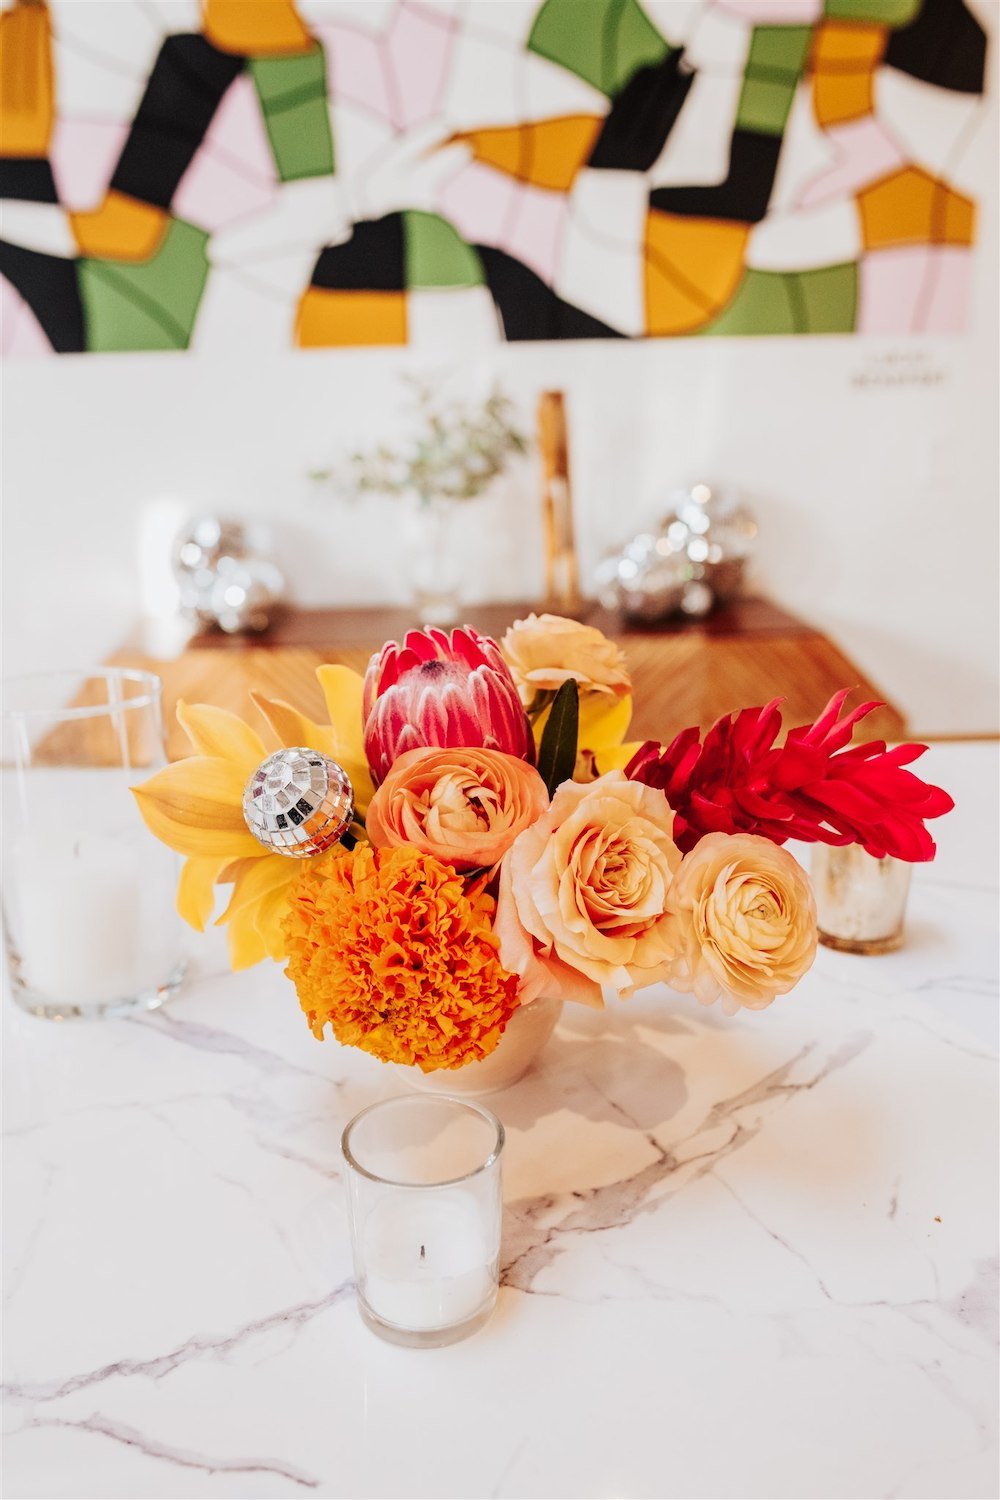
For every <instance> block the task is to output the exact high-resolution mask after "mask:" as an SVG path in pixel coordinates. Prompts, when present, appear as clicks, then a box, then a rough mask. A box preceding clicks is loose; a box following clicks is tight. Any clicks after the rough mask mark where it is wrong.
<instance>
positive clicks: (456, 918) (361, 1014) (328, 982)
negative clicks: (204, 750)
mask: <svg viewBox="0 0 1000 1500" xmlns="http://www.w3.org/2000/svg"><path fill="white" fill-rule="evenodd" d="M493 909H494V904H493V900H492V897H490V896H488V895H487V894H486V893H485V891H484V890H483V889H482V887H481V886H479V887H478V888H476V889H473V890H466V888H465V885H464V883H463V881H462V878H461V876H460V875H457V874H456V873H455V871H454V870H449V869H448V868H447V867H446V866H445V865H443V864H441V863H440V861H438V860H436V859H432V858H431V857H430V856H429V855H426V854H421V853H420V852H419V851H418V850H416V849H372V848H371V846H370V845H368V844H359V845H358V846H357V848H355V849H353V850H351V851H350V852H348V851H347V850H346V849H337V850H336V851H334V852H332V853H330V854H323V855H320V856H318V857H317V858H316V859H310V860H304V861H302V862H301V865H300V867H299V868H298V869H297V870H296V873H295V877H294V879H293V881H292V884H291V887H290V890H289V911H288V915H287V916H286V918H285V921H284V924H283V927H284V936H285V941H286V943H287V945H288V968H287V970H286V971H285V972H286V973H287V975H288V977H289V978H290V979H291V980H293V982H294V984H295V989H296V992H297V994H298V997H299V1004H300V1005H301V1006H302V1009H303V1011H304V1012H305V1014H306V1018H307V1020H308V1022H309V1026H310V1029H311V1030H312V1033H313V1035H314V1036H316V1037H318V1038H320V1040H322V1037H323V1030H324V1027H325V1026H326V1023H327V1022H329V1023H330V1025H331V1027H332V1029H333V1034H334V1036H335V1037H336V1038H337V1040H338V1041H339V1042H342V1043H343V1044H344V1046H347V1047H360V1048H361V1049H362V1051H364V1052H370V1053H371V1054H372V1055H373V1056H375V1057H378V1058H381V1059H382V1061H383V1062H397V1063H406V1064H416V1066H417V1067H419V1068H420V1069H421V1071H422V1072H424V1073H431V1072H434V1071H435V1070H436V1069H438V1068H460V1067H461V1066H462V1065H463V1064H464V1063H467V1062H475V1061H476V1060H478V1059H479V1058H483V1057H486V1056H487V1055H488V1054H489V1053H490V1052H492V1051H493V1050H494V1048H495V1047H496V1046H497V1044H498V1043H499V1041H500V1038H501V1036H502V1035H503V1032H504V1028H505V1026H506V1025H507V1022H508V1021H509V1019H510V1017H511V1015H512V1013H513V1011H514V1010H515V1009H516V1007H517V1003H518V985H517V978H516V976H515V975H513V974H509V973H508V972H507V971H506V970H505V969H504V968H503V966H502V964H501V962H500V957H499V954H498V952H497V947H498V944H497V939H496V937H495V936H494V934H493V928H492V926H491V917H492V915H493Z"/></svg>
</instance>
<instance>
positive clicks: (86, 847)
mask: <svg viewBox="0 0 1000 1500" xmlns="http://www.w3.org/2000/svg"><path fill="white" fill-rule="evenodd" d="M160 691H161V684H160V679H159V678H158V677H155V676H153V674H152V673H149V672H138V671H128V670H124V669H97V670H94V671H85V672H47V673H42V674H38V675H35V676H30V677H19V678H12V679H9V680H8V681H7V682H5V684H4V705H3V714H2V726H3V761H2V769H3V775H2V797H3V875H4V882H3V928H4V942H5V946H6V951H7V962H8V970H9V973H10V980H11V987H12V991H13V995H14V999H15V1000H16V1001H17V1003H18V1005H20V1006H21V1007H22V1008H23V1009H24V1010H27V1011H30V1012H31V1013H32V1014H34V1015H37V1016H45V1017H47V1018H48V1019H50V1020H59V1021H63V1020H68V1019H70V1018H85V1017H97V1016H117V1015H124V1014H127V1013H128V1012H130V1011H133V1010H150V1009H153V1008H154V1007H155V1006H157V1005H160V1004H162V1003H163V1001H164V1000H166V999H167V998H168V997H169V996H170V995H172V994H173V993H174V992H175V991H176V990H177V988H178V987H179V985H180V983H181V979H182V977H183V973H184V959H183V936H182V929H181V924H180V918H179V917H178V916H177V912H176V907H175V905H174V891H175V888H176V883H177V858H176V856H175V855H174V854H172V853H171V851H170V850H169V849H167V848H165V847H164V846H163V845H162V844H160V843H158V842H157V840H156V839H154V838H153V837H152V835H151V834H150V833H149V832H148V830H147V829H146V827H145V825H144V823H143V821H142V818H141V817H140V815H139V810H138V807H137V806H136V802H135V798H134V797H133V796H132V793H131V790H130V788H131V787H132V786H133V785H134V784H135V783H137V782H139V781H142V780H144V779H145V778H146V777H147V776H148V775H150V774H151V773H152V772H153V771H156V770H158V769H159V768H160V767H161V766H164V765H165V764H166V752H165V748H164V736H163V720H162V715H161V711H160Z"/></svg>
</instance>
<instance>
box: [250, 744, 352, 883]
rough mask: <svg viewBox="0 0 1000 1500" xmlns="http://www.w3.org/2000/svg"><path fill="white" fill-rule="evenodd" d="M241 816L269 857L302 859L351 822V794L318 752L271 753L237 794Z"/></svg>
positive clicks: (343, 777) (343, 776) (328, 844)
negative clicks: (240, 798)
mask: <svg viewBox="0 0 1000 1500" xmlns="http://www.w3.org/2000/svg"><path fill="white" fill-rule="evenodd" d="M243 817H244V819H245V820H246V825H247V827H248V828H249V830H250V832H251V833H252V834H253V836H254V838H255V839H256V840H257V842H258V843H259V844H263V846H264V848H265V849H267V850H269V851H270V852H271V853H272V854H287V855H290V856H291V857H292V858H293V859H306V858H308V857H309V856H310V855H313V854H321V853H322V852H323V850H324V849H330V848H332V846H333V845H334V844H336V843H338V842H339V841H340V839H341V838H342V837H343V835H344V834H345V833H346V832H347V830H348V829H349V828H350V826H351V822H352V820H353V818H354V791H353V788H352V787H351V782H350V778H349V777H348V775H347V772H346V771H345V770H344V769H343V767H341V766H338V764H337V762H336V761H335V760H330V758H329V756H326V755H321V754H320V752H319V751H318V750H309V749H307V748H305V747H303V746H296V747H295V748H294V749H291V750H276V751H275V753H274V754H273V755H269V756H268V758H267V760H265V761H263V762H262V763H261V764H260V765H259V766H258V767H257V769H256V771H254V773H253V775H252V776H251V777H250V780H249V781H248V782H247V784H246V787H245V789H244V792H243Z"/></svg>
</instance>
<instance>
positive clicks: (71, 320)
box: [0, 240, 84, 354]
mask: <svg viewBox="0 0 1000 1500" xmlns="http://www.w3.org/2000/svg"><path fill="white" fill-rule="evenodd" d="M76 266H77V263H76V261H75V260H66V259H64V257H63V256H61V255H43V254H42V253H41V252H40V251H38V250H25V249H24V247H23V246H22V245H9V244H7V242H6V240H0V275H3V276H6V278H7V280H8V281H9V282H10V284H11V286H13V287H16V289H17V290H18V291H19V292H20V294H21V296H22V297H23V298H24V300H25V302H27V304H28V306H29V307H30V308H31V311H32V312H33V313H34V315H35V317H36V318H37V319H38V321H39V323H40V324H41V326H42V328H43V329H44V330H45V333H46V335H47V337H48V340H49V342H50V344H51V345H52V347H53V349H54V350H55V351H56V353H57V354H80V353H82V351H83V348H84V336H83V335H84V330H83V304H82V302H81V300H80V284H79V281H78V280H77V274H76Z"/></svg>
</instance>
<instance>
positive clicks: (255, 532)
mask: <svg viewBox="0 0 1000 1500" xmlns="http://www.w3.org/2000/svg"><path fill="white" fill-rule="evenodd" d="M266 543H267V538H266V535H265V534H264V533H263V532H262V531H260V529H259V528H249V527H247V526H244V524H243V523H242V522H241V521H235V520H232V519H231V518H227V517H225V516H198V517H196V518H195V519H194V520H193V521H189V522H188V523H187V525H186V526H185V527H184V528H183V530H182V531H181V532H180V533H179V535H178V536H177V538H176V540H175V542H174V548H173V556H172V566H173V572H174V578H175V579H176V581H177V588H178V591H179V594H180V605H181V609H182V610H183V612H184V613H185V614H186V615H187V616H188V617H189V618H191V619H193V620H195V621H196V622H197V623H198V624H199V625H205V626H213V625H214V626H217V627H218V628H219V629H220V630H224V631H226V632H227V634H236V633H238V632H242V631H250V630H258V631H259V630H266V629H267V627H268V625H269V624H270V621H271V618H272V616H273V614H274V611H275V608H276V607H277V606H278V605H279V604H280V603H281V600H282V598H283V597H284V593H285V580H284V577H283V576H282V574H281V571H280V569H278V568H277V567H275V565H274V563H272V562H271V561H270V560H269V559H268V558H267V557H265V556H264V555H263V554H264V552H265V551H266Z"/></svg>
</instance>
